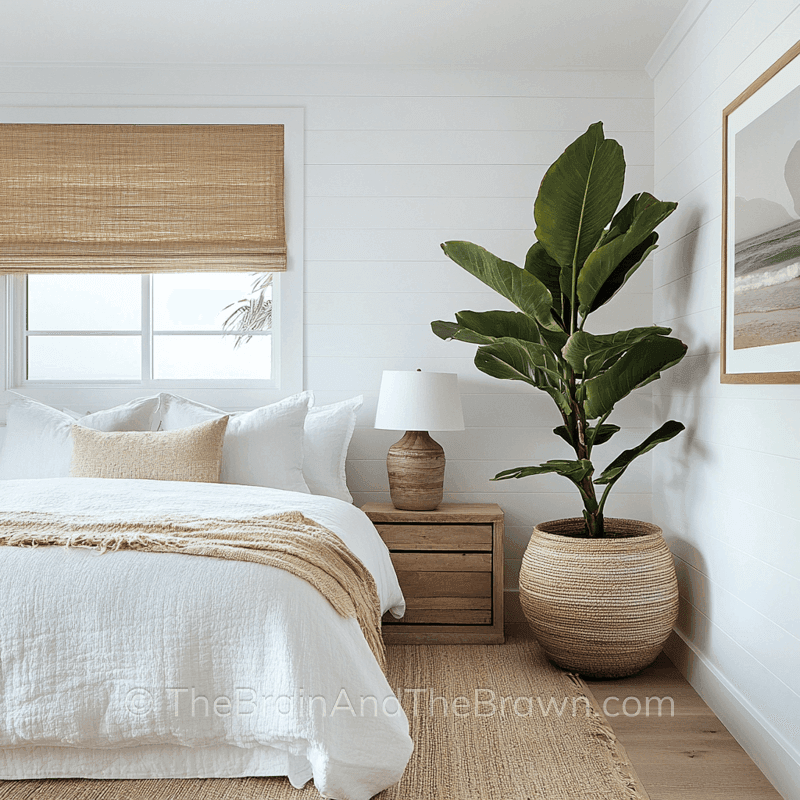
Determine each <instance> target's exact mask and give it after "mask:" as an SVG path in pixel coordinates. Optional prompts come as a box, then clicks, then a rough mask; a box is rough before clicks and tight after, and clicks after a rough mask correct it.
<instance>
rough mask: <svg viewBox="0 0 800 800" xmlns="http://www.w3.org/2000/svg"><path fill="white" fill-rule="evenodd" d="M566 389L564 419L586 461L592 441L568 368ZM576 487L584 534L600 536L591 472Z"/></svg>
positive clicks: (578, 453)
mask: <svg viewBox="0 0 800 800" xmlns="http://www.w3.org/2000/svg"><path fill="white" fill-rule="evenodd" d="M567 390H568V393H569V401H570V407H571V408H572V414H571V415H570V419H569V422H568V421H567V418H566V417H565V420H564V421H565V423H566V424H568V425H571V427H572V432H573V437H572V440H573V442H574V443H575V455H576V456H577V457H578V460H579V461H582V460H586V461H588V460H589V459H590V456H591V453H592V444H593V442H589V441H588V438H587V434H586V428H587V425H586V414H585V412H584V409H583V406H582V404H581V403H579V402H578V399H577V397H576V391H577V387H576V383H575V373H574V372H572V370H570V373H569V377H568V381H567ZM578 488H579V489H580V492H581V497H582V498H583V506H584V512H583V518H584V520H585V521H586V535H587V536H589V537H590V538H597V537H601V536H603V534H604V531H603V511H602V508H601V507H600V505H599V504H598V502H597V494H596V492H595V487H594V483H593V482H592V475H591V473H590V474H589V475H587V476H586V477H585V478H584V479H583V480H581V481H580V483H579V484H578Z"/></svg>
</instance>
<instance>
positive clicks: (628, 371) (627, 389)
mask: <svg viewBox="0 0 800 800" xmlns="http://www.w3.org/2000/svg"><path fill="white" fill-rule="evenodd" d="M685 354H686V345H685V344H684V343H683V342H682V341H680V339H672V338H670V337H667V336H653V337H651V338H649V339H645V340H644V341H641V342H638V343H637V344H635V345H634V346H633V347H631V348H630V350H628V351H626V352H625V354H624V355H623V356H622V358H620V359H619V361H617V362H616V363H615V364H613V365H612V366H611V367H609V369H608V370H606V371H605V372H603V373H601V374H600V375H598V376H597V377H595V378H592V379H591V380H588V381H584V383H583V384H582V389H583V391H584V392H585V400H586V402H585V405H584V408H585V411H586V417H587V419H596V418H597V417H602V416H603V415H605V414H608V413H609V412H610V411H611V410H612V409H613V408H614V406H615V405H616V404H617V403H618V402H619V401H620V400H622V398H623V397H626V396H627V395H629V394H630V393H631V392H632V391H633V390H634V389H636V388H638V387H639V386H642V385H644V384H645V383H649V382H650V381H652V380H655V379H656V378H658V377H659V376H660V374H661V371H662V370H665V369H667V368H668V367H671V366H672V365H673V364H677V363H678V362H679V361H680V360H681V359H682V358H683V356H684V355H685Z"/></svg>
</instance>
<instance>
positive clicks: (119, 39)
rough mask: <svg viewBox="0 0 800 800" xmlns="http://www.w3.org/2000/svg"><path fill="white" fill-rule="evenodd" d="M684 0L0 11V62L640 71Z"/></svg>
mask: <svg viewBox="0 0 800 800" xmlns="http://www.w3.org/2000/svg"><path fill="white" fill-rule="evenodd" d="M685 4H686V0H2V2H1V3H0V8H2V23H1V27H0V61H2V62H6V63H8V62H20V61H22V62H25V61H27V62H48V61H50V62H52V61H57V62H108V63H176V62H177V63H232V64H234V63H235V64H245V63H260V64H287V65H296V64H340V65H341V64H366V65H375V66H396V65H411V66H420V67H437V66H465V67H482V68H494V69H542V68H568V67H582V68H596V69H643V68H644V66H645V64H646V63H647V61H648V59H649V58H650V56H651V55H652V54H653V51H654V50H655V49H656V47H657V46H658V44H659V43H660V41H661V40H662V38H663V37H664V35H665V34H666V32H667V30H668V29H669V27H670V26H671V25H672V23H673V22H674V21H675V18H676V17H677V16H678V13H679V12H680V11H681V9H682V8H683V6H684V5H685Z"/></svg>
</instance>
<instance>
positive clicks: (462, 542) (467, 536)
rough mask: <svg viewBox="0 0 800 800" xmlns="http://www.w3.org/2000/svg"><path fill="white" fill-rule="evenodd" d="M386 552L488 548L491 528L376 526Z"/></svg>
mask: <svg viewBox="0 0 800 800" xmlns="http://www.w3.org/2000/svg"><path fill="white" fill-rule="evenodd" d="M375 527H376V528H377V529H378V533H379V534H380V535H381V539H383V541H384V542H386V546H387V547H388V548H389V549H390V550H485V551H486V552H491V549H492V526H491V525H439V524H433V525H419V524H417V525H415V524H399V525H398V524H387V523H380V522H379V523H376V524H375Z"/></svg>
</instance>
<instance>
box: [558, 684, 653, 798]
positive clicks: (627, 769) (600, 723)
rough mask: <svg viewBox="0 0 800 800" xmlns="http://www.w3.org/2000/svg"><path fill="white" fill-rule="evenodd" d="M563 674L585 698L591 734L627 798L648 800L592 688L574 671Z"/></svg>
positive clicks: (645, 791)
mask: <svg viewBox="0 0 800 800" xmlns="http://www.w3.org/2000/svg"><path fill="white" fill-rule="evenodd" d="M564 674H565V675H566V676H567V678H569V680H570V681H571V682H572V683H573V684H574V685H575V686H576V687H577V688H578V689H580V691H581V695H582V699H584V700H586V704H587V711H588V712H589V714H588V716H589V718H590V719H591V721H592V724H593V727H594V731H593V735H594V736H595V737H596V738H597V739H598V741H600V742H602V743H603V744H604V745H605V747H606V749H607V750H608V755H609V759H610V761H611V763H612V764H613V766H614V772H615V774H616V776H617V778H618V780H619V782H620V786H621V787H622V788H623V789H624V791H625V792H626V794H627V796H628V798H629V800H650V795H649V794H648V793H647V790H646V789H645V788H644V786H643V785H642V782H641V780H639V776H638V775H637V774H636V769H635V768H634V766H633V763H632V762H631V760H630V758H629V756H628V753H627V752H626V751H625V748H624V747H623V746H622V742H620V741H619V739H618V738H617V735H616V734H615V733H614V729H613V728H612V727H611V725H610V724H609V722H608V720H607V719H606V718H605V715H604V714H603V712H602V710H601V707H600V704H599V703H598V702H597V698H596V697H595V696H594V695H593V694H592V690H591V689H590V688H589V686H588V685H587V684H586V682H585V681H584V680H583V678H581V677H580V675H578V674H576V673H574V672H565V673H564Z"/></svg>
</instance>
